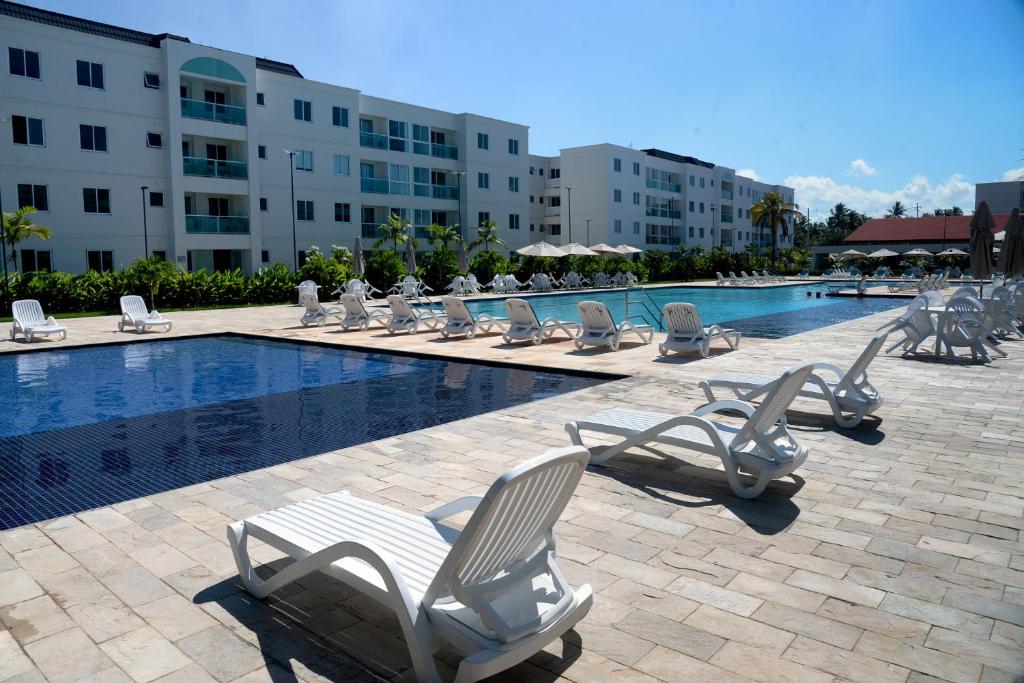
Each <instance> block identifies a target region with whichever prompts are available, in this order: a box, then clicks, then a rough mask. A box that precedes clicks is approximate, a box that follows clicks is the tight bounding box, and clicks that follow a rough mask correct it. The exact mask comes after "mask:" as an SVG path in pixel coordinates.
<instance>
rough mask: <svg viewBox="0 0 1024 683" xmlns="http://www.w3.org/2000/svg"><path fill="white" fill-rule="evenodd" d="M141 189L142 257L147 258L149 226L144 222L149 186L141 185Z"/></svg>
mask: <svg viewBox="0 0 1024 683" xmlns="http://www.w3.org/2000/svg"><path fill="white" fill-rule="evenodd" d="M139 189H140V190H142V258H145V259H148V258H149V226H148V225H147V224H146V190H148V189H149V186H147V185H143V186H142V187H140V188H139Z"/></svg>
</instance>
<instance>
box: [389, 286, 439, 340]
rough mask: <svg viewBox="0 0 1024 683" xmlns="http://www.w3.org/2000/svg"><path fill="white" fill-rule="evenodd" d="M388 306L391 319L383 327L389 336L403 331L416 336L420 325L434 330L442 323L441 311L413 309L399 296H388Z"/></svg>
mask: <svg viewBox="0 0 1024 683" xmlns="http://www.w3.org/2000/svg"><path fill="white" fill-rule="evenodd" d="M388 306H390V307H391V319H390V320H388V322H387V325H385V327H387V329H388V332H390V333H391V334H395V333H396V332H401V331H403V330H404V331H406V332H409V333H410V334H416V333H417V332H419V330H420V325H424V326H426V327H428V328H429V329H431V330H436V329H437V328H438V327H440V326H441V324H442V323H443V322H444V312H443V311H436V310H433V309H428V308H413V307H412V306H410V305H409V302H408V301H406V300H405V297H403V296H402V295H400V294H390V295H388Z"/></svg>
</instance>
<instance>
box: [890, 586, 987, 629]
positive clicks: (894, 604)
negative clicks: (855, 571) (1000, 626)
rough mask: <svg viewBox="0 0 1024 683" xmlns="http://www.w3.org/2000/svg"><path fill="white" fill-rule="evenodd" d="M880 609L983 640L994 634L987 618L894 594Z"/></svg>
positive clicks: (891, 594)
mask: <svg viewBox="0 0 1024 683" xmlns="http://www.w3.org/2000/svg"><path fill="white" fill-rule="evenodd" d="M879 608H880V609H882V610H885V611H886V612H891V613H892V614H899V615H900V616H904V617H907V618H909V619H914V620H916V621H923V622H925V623H928V624H934V625H936V626H942V627H944V628H948V629H953V630H955V631H960V632H961V633H970V634H972V635H976V636H981V637H983V638H987V637H988V636H989V634H990V633H991V632H992V620H991V619H988V618H986V617H981V616H978V615H977V614H972V613H971V612H965V611H963V610H958V609H954V608H952V607H943V606H941V605H936V604H933V603H930V602H925V601H924V600H916V599H914V598H908V597H905V596H902V595H896V594H894V593H890V594H889V595H886V596H885V599H884V600H882V604H881V605H880V606H879Z"/></svg>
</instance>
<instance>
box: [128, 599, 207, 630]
mask: <svg viewBox="0 0 1024 683" xmlns="http://www.w3.org/2000/svg"><path fill="white" fill-rule="evenodd" d="M135 611H136V613H138V614H139V616H141V617H142V618H144V619H145V620H146V621H147V622H149V625H150V626H152V627H153V628H155V629H156V630H157V631H159V632H160V633H161V634H162V635H163V636H164V637H165V638H168V639H169V640H172V641H178V640H181V639H182V638H184V637H185V636H190V635H192V634H193V633H199V632H200V631H205V630H206V629H208V628H210V627H211V626H215V625H216V623H217V622H215V621H214V620H213V619H212V618H211V617H210V616H208V615H207V614H206V612H204V611H203V610H202V609H200V608H199V607H198V606H197V605H194V604H192V603H191V602H189V601H188V600H186V599H185V598H183V597H181V596H180V595H168V596H166V597H164V598H160V599H159V600H154V601H153V602H148V603H146V604H144V605H139V606H138V607H136V608H135Z"/></svg>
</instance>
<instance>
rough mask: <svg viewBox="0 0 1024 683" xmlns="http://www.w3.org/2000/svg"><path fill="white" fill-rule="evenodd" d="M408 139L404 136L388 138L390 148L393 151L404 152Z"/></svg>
mask: <svg viewBox="0 0 1024 683" xmlns="http://www.w3.org/2000/svg"><path fill="white" fill-rule="evenodd" d="M406 145H407V143H406V141H405V140H403V139H402V138H390V139H389V140H388V148H389V149H390V150H391V151H392V152H404V151H405V149H406Z"/></svg>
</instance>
